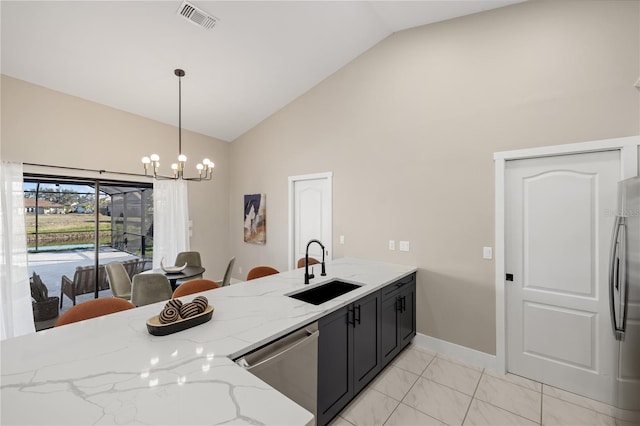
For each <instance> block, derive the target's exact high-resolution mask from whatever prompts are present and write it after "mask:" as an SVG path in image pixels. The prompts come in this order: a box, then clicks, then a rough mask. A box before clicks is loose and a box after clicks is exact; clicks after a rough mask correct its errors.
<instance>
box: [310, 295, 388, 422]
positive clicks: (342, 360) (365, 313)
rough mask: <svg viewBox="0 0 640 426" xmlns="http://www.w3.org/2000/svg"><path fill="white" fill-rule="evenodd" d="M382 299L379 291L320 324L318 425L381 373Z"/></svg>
mask: <svg viewBox="0 0 640 426" xmlns="http://www.w3.org/2000/svg"><path fill="white" fill-rule="evenodd" d="M380 300H381V299H380V292H375V293H373V294H370V295H368V296H365V297H363V298H362V299H359V300H358V301H356V302H354V303H351V304H350V305H348V306H345V307H344V308H341V309H339V310H338V311H336V312H333V313H331V314H329V315H327V316H326V317H324V318H321V319H320V320H319V321H318V328H319V329H320V336H319V340H318V414H317V415H318V419H317V424H318V425H325V424H327V423H328V422H329V421H330V420H331V419H332V418H333V417H334V416H335V415H336V414H338V413H339V412H340V411H341V410H342V409H343V408H344V407H345V406H346V405H347V404H348V403H349V401H351V400H352V399H353V397H354V396H355V395H357V394H358V392H360V391H361V390H362V389H363V388H364V387H365V386H366V385H367V384H368V383H369V382H370V381H371V380H372V379H373V378H374V377H375V376H376V375H377V374H378V373H379V372H380V369H381V367H382V364H381V357H380V336H381V334H380V320H381V315H380Z"/></svg>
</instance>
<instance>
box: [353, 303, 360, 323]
mask: <svg viewBox="0 0 640 426" xmlns="http://www.w3.org/2000/svg"><path fill="white" fill-rule="evenodd" d="M355 309H357V310H358V317H357V318H356V317H355V311H354V319H355V320H356V321H358V324H360V305H358V306H356V307H355ZM354 327H355V324H354Z"/></svg>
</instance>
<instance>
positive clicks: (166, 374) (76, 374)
mask: <svg viewBox="0 0 640 426" xmlns="http://www.w3.org/2000/svg"><path fill="white" fill-rule="evenodd" d="M415 270H416V268H414V267H410V266H404V265H395V264H388V263H381V262H373V261H367V260H361V259H338V260H335V261H331V262H328V263H327V276H326V277H322V280H320V279H318V278H315V279H314V280H312V282H311V286H313V285H320V284H322V283H324V282H327V281H329V280H332V279H342V280H349V281H352V282H357V283H359V284H362V287H360V288H358V289H356V290H354V291H352V292H349V293H347V294H344V295H342V296H340V297H337V298H335V299H333V300H331V301H328V302H326V303H323V304H322V305H318V306H315V305H311V304H307V303H304V302H301V301H298V300H296V299H293V298H290V297H287V296H286V294H289V293H292V292H295V291H299V290H302V289H305V288H309V286H305V285H304V284H303V279H304V272H303V271H302V270H301V269H298V270H292V271H287V272H283V273H280V274H277V275H271V276H268V277H264V278H260V279H257V280H253V281H250V282H244V283H238V284H234V285H232V286H228V287H223V288H219V289H216V290H210V291H207V292H203V293H201V294H203V295H204V296H206V297H207V299H208V300H209V303H210V304H211V305H213V306H214V309H215V310H214V314H213V318H212V320H211V321H209V322H207V323H205V324H202V325H200V326H197V327H194V328H191V329H188V330H184V331H182V332H179V333H175V334H171V335H168V336H152V335H150V334H149V333H148V332H147V329H146V320H147V319H148V318H150V317H152V316H154V315H157V314H158V313H159V312H160V311H161V310H162V307H163V306H164V302H160V303H156V304H152V305H147V306H142V307H139V308H136V309H131V310H128V311H123V312H119V313H116V314H112V315H107V316H104V317H100V318H95V319H92V320H88V321H82V322H79V323H74V324H69V325H66V326H63V327H58V328H54V329H50V330H45V331H41V332H38V333H33V334H30V335H26V336H20V337H17V338H14V339H9V340H5V341H3V342H2V344H1V345H0V354H1V356H2V376H1V382H0V383H1V385H0V397H1V398H0V400H1V407H0V408H1V413H2V414H1V417H0V423H2V424H20V425H23V424H25V425H26V424H42V425H50V424H82V425H90V424H101V425H104V424H226V423H235V424H238V423H247V424H266V425H270V424H287V425H307V424H312V423H313V415H312V414H311V413H309V412H307V411H306V410H304V409H303V408H302V407H300V406H298V405H297V404H295V403H293V402H292V401H291V400H289V399H288V398H286V397H284V396H283V395H282V394H280V393H279V392H278V391H276V390H275V389H273V388H272V387H271V386H269V385H268V384H266V383H264V382H262V381H261V380H259V379H258V378H256V377H255V376H253V375H252V374H250V373H248V372H247V371H245V370H244V369H243V368H241V367H239V366H237V365H236V364H235V363H234V362H233V359H235V358H237V357H238V356H240V355H243V354H245V353H247V352H250V351H251V350H253V349H255V348H258V347H260V346H262V345H263V344H265V343H268V342H270V341H272V340H274V339H276V338H278V337H281V336H284V335H286V334H288V333H289V332H291V331H294V330H296V329H298V328H300V327H302V326H304V325H306V324H308V323H310V322H313V321H315V320H317V319H318V318H320V317H322V316H324V315H326V314H328V313H330V312H332V311H334V310H336V309H339V308H340V307H342V306H344V305H346V304H348V303H350V302H352V301H354V300H356V299H358V298H360V297H363V296H365V295H367V294H369V293H371V292H374V291H376V290H378V289H379V288H381V287H382V286H384V285H387V284H390V283H391V282H393V281H395V280H397V279H399V278H402V277H404V276H406V275H408V274H410V273H412V272H414V271H415ZM195 296H196V295H190V296H185V297H183V298H182V300H183V301H184V300H186V301H190V300H191V299H193V297H195ZM34 407H35V408H34ZM177 407H179V408H177Z"/></svg>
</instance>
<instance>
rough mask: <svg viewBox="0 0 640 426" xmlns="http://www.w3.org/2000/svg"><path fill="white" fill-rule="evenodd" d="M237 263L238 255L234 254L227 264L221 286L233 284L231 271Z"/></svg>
mask: <svg viewBox="0 0 640 426" xmlns="http://www.w3.org/2000/svg"><path fill="white" fill-rule="evenodd" d="M234 263H236V257H235V256H233V257H232V258H231V259H230V260H229V264H227V270H226V271H225V272H224V278H223V279H222V284H221V287H225V286H228V285H229V284H231V273H232V272H233V265H234Z"/></svg>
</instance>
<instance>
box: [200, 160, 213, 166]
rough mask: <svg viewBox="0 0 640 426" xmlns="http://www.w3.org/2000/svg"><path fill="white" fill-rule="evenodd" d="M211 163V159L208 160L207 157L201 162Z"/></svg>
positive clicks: (206, 164)
mask: <svg viewBox="0 0 640 426" xmlns="http://www.w3.org/2000/svg"><path fill="white" fill-rule="evenodd" d="M210 163H211V160H209V159H208V158H205V159H204V160H202V164H204V165H205V166H208V165H209V164H210Z"/></svg>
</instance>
